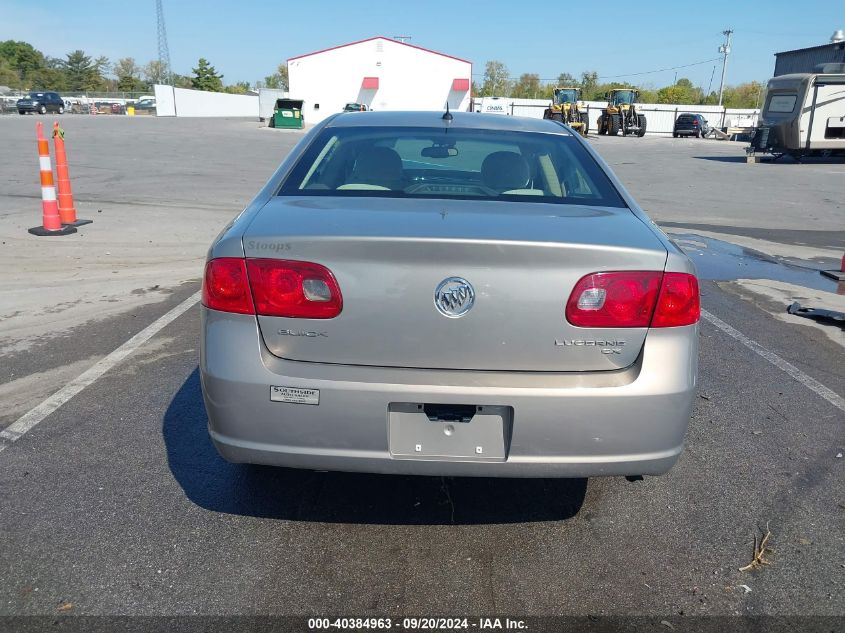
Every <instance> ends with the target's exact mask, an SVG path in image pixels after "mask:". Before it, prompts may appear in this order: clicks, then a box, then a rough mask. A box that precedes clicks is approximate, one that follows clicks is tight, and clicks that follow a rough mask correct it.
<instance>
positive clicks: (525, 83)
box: [511, 73, 543, 99]
mask: <svg viewBox="0 0 845 633" xmlns="http://www.w3.org/2000/svg"><path fill="white" fill-rule="evenodd" d="M511 96H513V97H516V98H517V99H535V98H537V97H538V96H543V90H542V88H541V87H540V75H538V74H536V73H523V74H521V75H520V76H519V80H518V81H517V82H516V84H515V85H514V87H513V90H512V91H511Z"/></svg>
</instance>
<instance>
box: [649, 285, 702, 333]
mask: <svg viewBox="0 0 845 633" xmlns="http://www.w3.org/2000/svg"><path fill="white" fill-rule="evenodd" d="M700 318H701V298H700V296H699V293H698V279H696V277H695V275H690V274H688V273H664V274H663V283H662V284H661V285H660V295H659V296H658V297H657V306H656V307H655V309H654V317H653V318H652V320H651V327H677V326H679V325H692V324H693V323H698V320H699V319H700Z"/></svg>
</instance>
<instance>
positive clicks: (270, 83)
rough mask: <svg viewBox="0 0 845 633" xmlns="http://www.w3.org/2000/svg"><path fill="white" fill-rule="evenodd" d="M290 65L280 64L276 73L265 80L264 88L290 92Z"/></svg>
mask: <svg viewBox="0 0 845 633" xmlns="http://www.w3.org/2000/svg"><path fill="white" fill-rule="evenodd" d="M289 85H290V84H289V82H288V65H287V63H286V62H282V63H281V64H279V66H278V68H276V72H275V73H273V74H272V75H268V76H267V77H265V78H264V86H265V87H267V88H276V89H278V90H288V89H289Z"/></svg>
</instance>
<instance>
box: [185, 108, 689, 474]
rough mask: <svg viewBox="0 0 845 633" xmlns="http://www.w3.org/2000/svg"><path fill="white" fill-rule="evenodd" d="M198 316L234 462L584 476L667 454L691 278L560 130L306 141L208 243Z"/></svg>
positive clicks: (489, 124)
mask: <svg viewBox="0 0 845 633" xmlns="http://www.w3.org/2000/svg"><path fill="white" fill-rule="evenodd" d="M202 306H203V307H202V309H201V328H202V334H201V348H200V375H201V382H202V390H203V395H204V400H205V406H206V409H207V411H208V428H209V432H210V435H211V438H212V440H213V442H214V444H215V445H216V447H217V449H218V450H219V452H220V454H221V455H222V456H223V457H224V458H226V459H227V460H229V461H232V462H248V463H258V464H271V465H279V466H290V467H297V468H309V469H317V470H344V471H366V472H377V473H405V474H418V475H441V476H447V475H449V476H451V475H455V476H459V475H474V476H503V477H508V476H520V477H587V476H593V475H643V474H660V473H664V472H666V471H667V470H668V469H669V468H670V467H671V466H672V465H673V464H674V463H675V461H676V460H677V459H678V456H679V455H680V453H681V451H682V448H683V443H684V435H685V432H686V429H687V425H688V422H689V416H690V411H691V407H692V400H693V393H694V390H695V384H696V374H697V356H698V321H699V313H700V306H699V291H698V282H697V279H696V276H695V273H694V266H693V264H692V262H691V261H690V259H689V258H687V256H686V255H685V254H684V253H683V252H682V251H681V250H680V249H679V248H678V247H676V246H675V245H674V244H673V243H672V242H671V241H670V240H669V239H668V238H667V237H666V235H664V234H663V232H661V231H660V230H659V229H658V228H657V227H656V226H655V225H654V224H653V223H652V222H651V221H650V220H649V218H648V217H647V216H646V215H645V213H644V212H643V211H642V209H641V208H640V207H639V205H637V203H636V202H635V201H634V199H633V198H632V197H631V195H630V193H628V192H627V191H626V190H625V188H624V187H623V185H622V184H621V183H620V181H619V180H618V179H617V178H616V177H615V176H614V175H613V173H612V172H611V171H610V168H609V167H608V166H607V165H606V164H605V162H604V161H603V160H602V159H601V157H600V156H599V155H598V154H597V153H596V152H595V151H594V150H593V149H592V148H591V146H590V145H589V144H588V143H587V142H585V141H584V140H583V139H582V138H581V137H580V135H578V134H577V133H574V132H573V131H572V130H571V129H569V128H565V127H563V126H561V125H559V124H557V123H555V122H553V121H547V120H535V119H527V118H523V117H501V116H495V115H486V114H473V113H466V112H453V113H451V114H448V115H447V114H442V115H441V113H439V112H373V113H372V114H370V115H368V116H367V117H363V118H362V117H359V116H353V115H351V114H348V113H339V114H336V115H333V116H331V117H329V118H327V119H325V120H324V121H321V122H320V123H318V124H316V125H315V126H314V128H313V129H312V130H311V131H310V132H309V133H308V135H306V137H305V138H304V139H303V141H302V142H301V143H300V144H298V145H297V146H296V148H294V149H293V150H292V153H291V154H290V155H288V156H287V157H286V158H285V159H284V161H283V163H282V165H281V167H280V168H279V169H278V170H277V171H276V173H275V174H274V175H273V176H272V177H271V178H270V180H269V182H268V183H267V184H266V185H265V186H264V188H263V189H262V190H261V191H260V192H259V193H258V195H257V196H256V197H255V198H254V199H253V201H252V202H251V203H250V205H249V206H248V207H247V209H246V210H244V211H243V212H242V213H241V214H240V215H238V216H237V218H236V219H235V220H233V222H232V223H231V224H230V225H229V226H228V227H227V229H226V230H225V231H223V233H221V234H220V235H219V236H218V237H217V238H216V239H215V241H214V242H213V243H212V245H211V248H210V250H209V254H208V259H207V262H206V267H205V274H204V281H203V289H202Z"/></svg>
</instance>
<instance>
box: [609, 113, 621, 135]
mask: <svg viewBox="0 0 845 633" xmlns="http://www.w3.org/2000/svg"><path fill="white" fill-rule="evenodd" d="M621 126H622V121H621V120H620V116H619V115H618V114H613V115H611V116H610V122H609V123H608V127H607V133H608V134H610V136H616V135H617V134H619V128H620V127H621Z"/></svg>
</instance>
